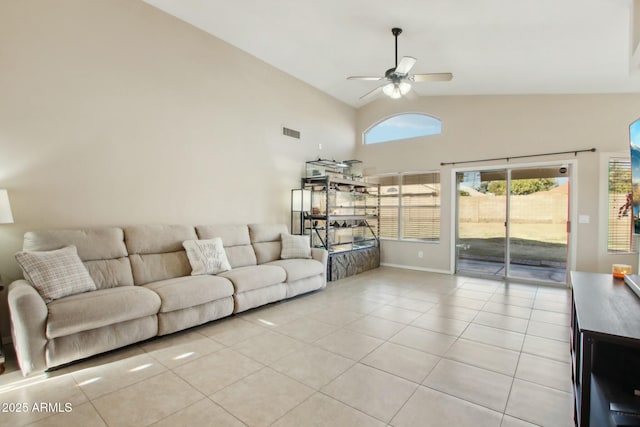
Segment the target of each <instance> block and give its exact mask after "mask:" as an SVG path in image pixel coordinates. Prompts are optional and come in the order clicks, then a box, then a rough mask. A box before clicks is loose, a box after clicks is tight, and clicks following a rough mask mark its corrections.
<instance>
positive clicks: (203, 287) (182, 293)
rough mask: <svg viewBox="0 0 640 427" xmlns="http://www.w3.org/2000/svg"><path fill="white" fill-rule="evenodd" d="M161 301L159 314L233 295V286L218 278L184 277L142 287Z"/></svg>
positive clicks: (227, 281) (226, 280)
mask: <svg viewBox="0 0 640 427" xmlns="http://www.w3.org/2000/svg"><path fill="white" fill-rule="evenodd" d="M144 287H145V288H147V289H150V290H152V291H153V292H155V293H157V294H158V295H159V296H160V299H161V300H162V305H161V306H160V310H159V311H160V312H161V313H167V312H170V311H176V310H181V309H183V308H189V307H195V306H197V305H200V304H205V303H208V302H211V301H216V300H219V299H221V298H224V297H229V296H231V295H233V285H232V284H231V282H230V281H229V280H228V279H225V278H223V277H219V276H206V275H205V276H185V277H178V278H175V279H168V280H162V281H159V282H153V283H149V284H147V285H145V286H144Z"/></svg>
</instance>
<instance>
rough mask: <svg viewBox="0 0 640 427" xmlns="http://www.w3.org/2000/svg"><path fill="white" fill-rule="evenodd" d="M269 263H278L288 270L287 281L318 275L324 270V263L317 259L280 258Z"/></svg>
mask: <svg viewBox="0 0 640 427" xmlns="http://www.w3.org/2000/svg"><path fill="white" fill-rule="evenodd" d="M267 265H277V266H278V267H282V268H283V269H284V270H285V271H286V272H287V283H291V282H295V281H296V280H300V279H305V278H307V277H312V276H317V275H319V274H322V273H323V272H324V265H323V264H322V263H321V262H319V261H316V260H315V259H280V260H277V261H271V262H270V263H268V264H265V266H267Z"/></svg>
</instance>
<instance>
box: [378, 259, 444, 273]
mask: <svg viewBox="0 0 640 427" xmlns="http://www.w3.org/2000/svg"><path fill="white" fill-rule="evenodd" d="M380 266H381V267H393V268H402V269H403V270H416V271H426V272H429V273H440V274H449V275H451V274H453V272H451V271H449V270H439V269H437V268H424V267H414V266H412V265H401V264H388V263H386V262H382V263H380Z"/></svg>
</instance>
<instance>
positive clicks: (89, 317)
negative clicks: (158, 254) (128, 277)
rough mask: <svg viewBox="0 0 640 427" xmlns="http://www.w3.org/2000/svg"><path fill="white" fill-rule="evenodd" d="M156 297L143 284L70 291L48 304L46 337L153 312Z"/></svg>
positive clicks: (157, 297)
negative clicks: (83, 291)
mask: <svg viewBox="0 0 640 427" xmlns="http://www.w3.org/2000/svg"><path fill="white" fill-rule="evenodd" d="M159 308H160V297H159V296H158V295H157V294H156V293H154V292H152V291H150V290H148V289H145V288H143V287H139V286H119V287H117V288H110V289H101V290H97V291H94V292H87V293H84V294H78V295H73V296H70V297H67V298H62V299H59V300H56V301H53V302H52V303H50V304H49V305H48V309H49V318H48V321H47V329H46V333H47V337H48V338H56V337H62V336H66V335H71V334H75V333H77V332H81V331H88V330H92V329H97V328H101V327H103V326H108V325H113V324H116V323H120V322H125V321H128V320H133V319H139V318H143V317H146V316H150V315H154V314H156V313H157V312H158V309H159Z"/></svg>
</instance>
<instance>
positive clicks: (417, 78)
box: [411, 73, 453, 82]
mask: <svg viewBox="0 0 640 427" xmlns="http://www.w3.org/2000/svg"><path fill="white" fill-rule="evenodd" d="M451 79H453V74H451V73H429V74H414V75H413V76H411V80H413V81H414V82H448V81H450V80H451Z"/></svg>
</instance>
